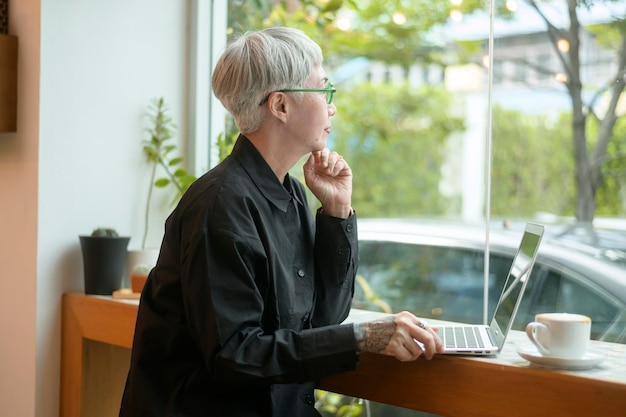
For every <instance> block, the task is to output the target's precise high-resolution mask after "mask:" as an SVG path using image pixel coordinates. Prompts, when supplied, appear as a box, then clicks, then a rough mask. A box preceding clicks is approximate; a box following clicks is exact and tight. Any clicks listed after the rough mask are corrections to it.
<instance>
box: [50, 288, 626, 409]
mask: <svg viewBox="0 0 626 417" xmlns="http://www.w3.org/2000/svg"><path fill="white" fill-rule="evenodd" d="M137 307H138V301H137V300H117V299H113V298H112V297H102V296H87V295H82V294H66V295H64V297H63V331H62V360H61V368H62V370H61V404H60V415H61V417H78V416H87V415H89V416H90V417H94V416H95V415H96V414H97V415H98V416H100V415H102V416H105V415H115V414H113V413H112V411H111V410H114V409H115V406H116V404H117V405H118V404H119V398H113V399H112V400H111V399H109V400H108V401H109V409H108V411H104V410H107V408H106V407H101V406H100V405H98V404H94V403H98V402H99V401H100V398H99V397H98V395H106V392H102V393H100V394H93V390H89V389H88V387H86V386H85V385H89V380H88V378H85V372H84V369H83V368H84V367H85V366H89V365H86V363H87V359H89V358H88V357H87V356H89V354H88V353H87V352H88V350H87V349H85V344H86V342H88V341H95V342H100V343H104V344H107V345H113V346H117V347H121V348H125V349H129V348H130V347H131V345H132V337H133V332H134V327H135V319H136V315H137ZM376 315H378V316H380V314H378V313H372V312H364V311H360V310H353V311H352V313H351V315H350V317H349V318H348V321H359V320H367V319H370V318H372V317H376ZM527 344H529V342H528V341H527V339H526V336H525V333H523V332H516V331H513V332H511V334H510V335H509V338H508V340H507V342H506V345H505V347H504V349H503V351H502V353H501V354H500V355H499V356H496V357H489V358H470V357H463V356H445V355H439V356H436V357H435V358H434V359H433V360H431V361H427V360H425V359H423V358H419V359H418V360H417V361H415V362H399V361H397V360H396V359H394V358H391V357H387V356H384V355H377V354H369V353H362V354H361V360H360V363H359V366H358V368H357V370H356V371H354V372H348V373H345V374H341V375H337V376H334V377H331V378H326V379H324V380H322V381H320V383H319V387H320V388H322V389H325V390H328V391H333V392H338V393H341V394H346V395H351V396H353V397H358V398H364V399H370V400H373V401H378V402H383V403H388V404H393V405H398V406H401V407H406V408H411V409H415V410H422V411H427V412H430V413H435V414H440V415H443V416H464V417H467V416H481V417H485V416H533V417H534V416H540V415H550V416H553V417H559V416H563V417H565V416H567V417H575V416H585V417H588V416H624V415H626V345H622V344H614V343H605V342H597V341H592V342H591V347H592V348H593V349H595V350H602V351H604V352H606V353H607V359H606V360H605V361H604V362H603V363H602V364H600V365H599V366H598V367H596V368H593V369H590V370H585V371H555V370H549V369H543V368H537V367H534V366H531V365H530V364H529V362H527V361H526V360H524V359H522V358H521V357H520V356H519V355H518V354H517V353H516V351H517V347H518V346H522V345H527ZM91 356H93V355H91ZM91 359H93V358H91ZM120 362H122V361H120ZM117 365H119V364H117ZM112 366H116V364H115V363H105V364H104V365H102V367H101V368H98V367H94V366H91V368H95V369H106V370H107V372H109V371H110V369H109V368H110V367H112ZM121 368H122V369H121V371H120V372H119V373H118V374H116V376H115V378H117V379H120V378H122V377H121V376H120V375H122V376H123V375H125V372H126V371H127V369H128V363H127V362H126V363H124V364H122V366H121ZM117 383H118V384H121V385H122V387H123V383H124V379H122V380H121V381H117ZM86 391H89V392H90V393H91V394H89V395H86V394H85V392H86ZM98 392H100V391H98ZM115 392H116V393H117V394H115V395H119V393H120V392H121V387H118V389H117V391H115ZM87 402H88V404H85V403H87ZM86 410H89V413H87V412H86ZM94 410H96V411H94ZM107 413H108V414H107Z"/></svg>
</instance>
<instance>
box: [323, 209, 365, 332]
mask: <svg viewBox="0 0 626 417" xmlns="http://www.w3.org/2000/svg"><path fill="white" fill-rule="evenodd" d="M358 257H359V254H358V233H357V222H356V214H355V213H353V214H352V215H350V216H349V217H348V218H347V219H341V218H337V217H333V216H328V215H324V214H322V213H321V212H320V210H318V211H317V215H316V231H315V279H316V281H315V282H316V293H317V297H316V300H315V311H314V314H313V320H312V324H313V327H320V326H327V325H330V324H335V323H340V322H342V321H343V320H345V319H346V317H348V314H349V313H350V307H351V305H352V297H353V295H354V280H355V277H356V272H357V268H358Z"/></svg>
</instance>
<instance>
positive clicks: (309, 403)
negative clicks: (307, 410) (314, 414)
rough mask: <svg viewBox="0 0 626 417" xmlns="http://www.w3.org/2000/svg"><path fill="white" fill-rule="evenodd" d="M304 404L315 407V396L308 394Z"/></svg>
mask: <svg viewBox="0 0 626 417" xmlns="http://www.w3.org/2000/svg"><path fill="white" fill-rule="evenodd" d="M304 402H305V403H306V404H308V405H313V404H314V401H313V396H312V395H311V394H307V395H305V396H304Z"/></svg>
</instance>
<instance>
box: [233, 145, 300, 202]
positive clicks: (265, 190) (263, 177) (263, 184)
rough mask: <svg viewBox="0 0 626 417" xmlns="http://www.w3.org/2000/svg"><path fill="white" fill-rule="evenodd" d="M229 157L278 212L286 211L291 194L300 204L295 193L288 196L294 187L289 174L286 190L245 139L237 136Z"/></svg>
mask: <svg viewBox="0 0 626 417" xmlns="http://www.w3.org/2000/svg"><path fill="white" fill-rule="evenodd" d="M231 155H232V157H233V158H235V159H236V160H237V161H238V162H239V163H240V164H241V166H242V167H243V169H244V170H245V171H246V173H247V174H248V175H249V176H250V179H252V182H254V184H255V185H256V187H257V188H258V189H259V191H260V192H261V193H262V194H263V196H264V197H265V198H266V199H268V200H269V201H270V202H271V203H272V204H274V205H275V206H276V207H277V208H278V209H279V210H281V211H283V212H286V211H287V208H288V207H289V203H290V201H291V195H292V194H293V196H294V198H295V199H296V201H297V202H298V203H300V204H302V202H301V201H300V199H299V198H298V197H297V196H296V195H295V193H291V194H290V191H289V190H292V189H293V188H294V187H293V184H292V183H291V181H292V180H291V177H290V176H289V174H287V175H286V176H285V182H286V183H289V185H288V186H287V188H286V187H285V186H283V184H281V183H280V181H278V178H276V174H274V171H272V168H270V166H269V165H268V164H267V162H266V161H265V159H263V156H261V154H260V153H259V151H258V150H257V149H256V148H255V147H254V145H253V144H252V142H250V140H249V139H248V138H247V137H245V136H243V135H239V137H238V138H237V142H236V143H235V146H234V147H233V151H232V153H231Z"/></svg>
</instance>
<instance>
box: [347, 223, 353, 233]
mask: <svg viewBox="0 0 626 417" xmlns="http://www.w3.org/2000/svg"><path fill="white" fill-rule="evenodd" d="M352 227H353V226H352V225H351V224H349V225H347V226H346V230H347V231H348V232H351V231H352Z"/></svg>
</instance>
